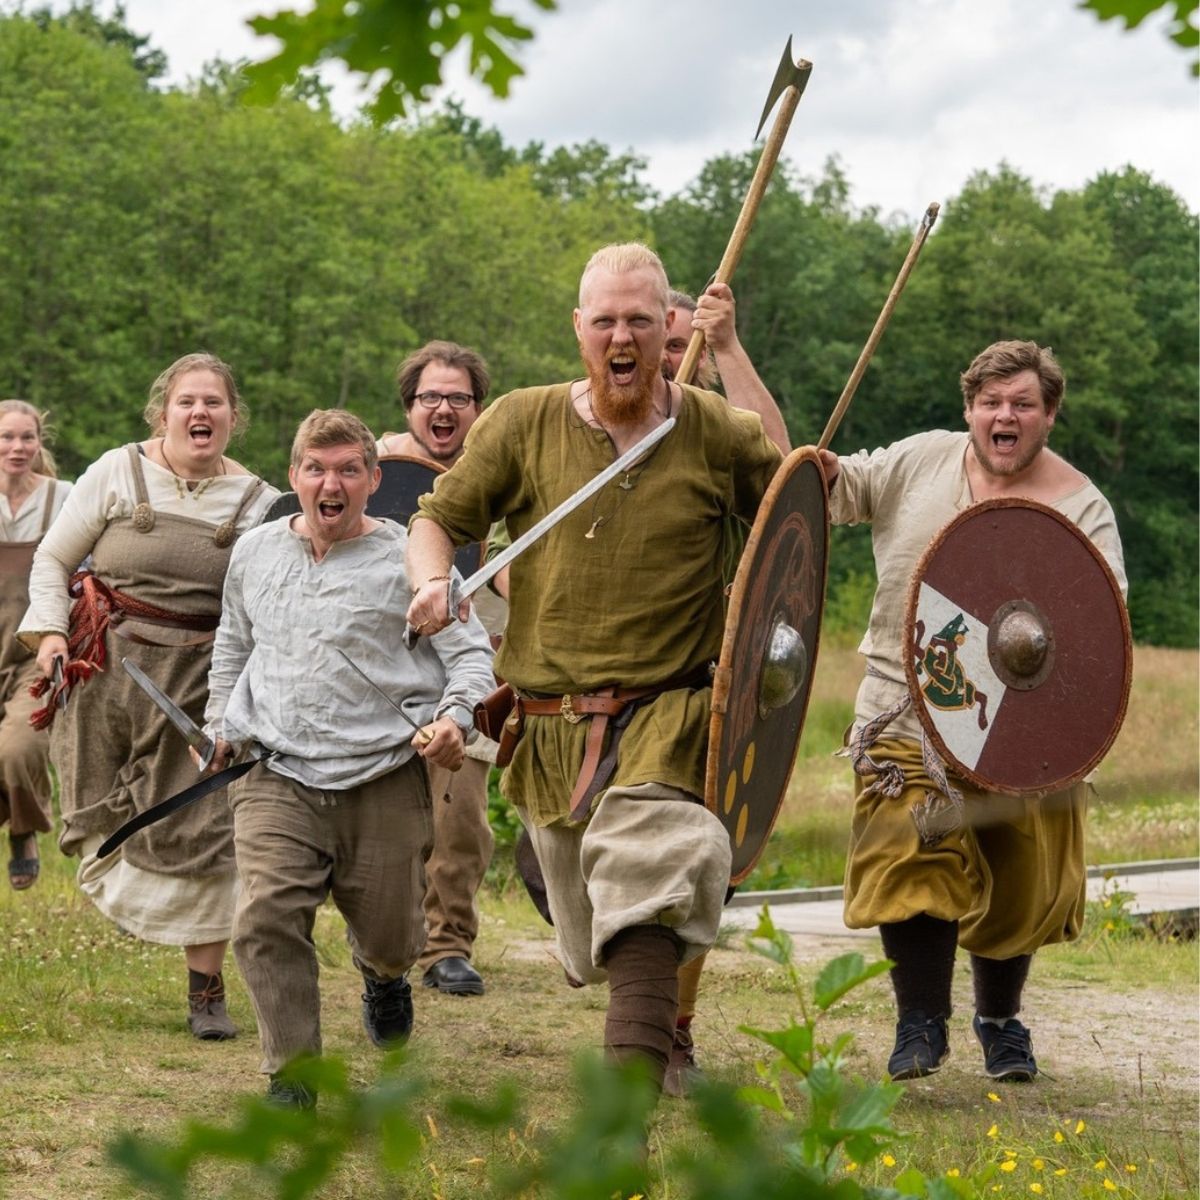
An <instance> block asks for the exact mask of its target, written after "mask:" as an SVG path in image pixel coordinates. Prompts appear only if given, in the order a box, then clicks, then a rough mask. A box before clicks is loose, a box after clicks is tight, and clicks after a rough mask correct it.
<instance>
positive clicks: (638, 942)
mask: <svg viewBox="0 0 1200 1200" xmlns="http://www.w3.org/2000/svg"><path fill="white" fill-rule="evenodd" d="M680 952H681V946H680V942H679V939H678V938H677V937H676V936H675V934H674V933H673V932H672V931H671V930H670V929H668V928H667V927H666V926H664V925H633V926H631V927H629V928H628V929H622V930H621V932H620V933H618V934H616V935H615V936H614V937H612V938H610V939H609V941H608V943H607V945H606V946H605V948H604V963H605V967H606V968H607V970H608V987H609V1000H608V1015H607V1017H606V1019H605V1023H604V1048H605V1051H606V1053H607V1055H608V1057H609V1058H610V1059H611V1060H613V1061H614V1062H627V1061H629V1059H630V1058H632V1057H642V1058H644V1059H646V1060H648V1062H649V1064H650V1067H651V1074H652V1077H653V1078H655V1079H656V1080H657V1082H658V1083H659V1084H660V1085H661V1084H662V1078H663V1073H664V1072H665V1071H666V1067H667V1059H668V1058H669V1057H670V1054H671V1043H672V1041H673V1040H674V1032H675V1015H676V1011H677V1009H678V1006H679V974H678V971H679V958H680Z"/></svg>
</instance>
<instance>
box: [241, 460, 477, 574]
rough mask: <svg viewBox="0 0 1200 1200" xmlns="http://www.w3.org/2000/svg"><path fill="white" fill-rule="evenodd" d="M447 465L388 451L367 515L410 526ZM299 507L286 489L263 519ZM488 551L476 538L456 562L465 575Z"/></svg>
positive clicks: (287, 513) (460, 551)
mask: <svg viewBox="0 0 1200 1200" xmlns="http://www.w3.org/2000/svg"><path fill="white" fill-rule="evenodd" d="M446 469H447V468H445V467H443V466H440V465H438V464H437V463H431V462H428V461H426V460H425V459H423V458H413V457H411V456H409V455H407V454H392V455H385V456H384V457H383V458H381V459H380V460H379V471H380V480H379V487H378V488H376V489H375V491H374V492H373V493H372V494H371V497H370V499H368V501H367V515H368V516H372V517H382V518H386V519H387V520H389V521H395V522H396V524H397V525H404V526H406V527H407V525H408V522H409V519H410V518H411V517H412V515H413V513H415V512H416V511H417V501H418V500H419V499H420V498H421V497H422V496H424V495H425V494H426V493H427V492H432V491H433V484H434V481H435V480H436V479H437V477H438V476H439V475H441V474H443V473H444V472H445V471H446ZM299 511H300V499H299V497H298V496H297V495H296V493H295V492H284V493H283V495H282V496H280V497H279V498H278V499H277V500H276V501H275V503H274V504H272V505H271V507H270V508H269V509H267V514H266V516H264V517H263V522H266V521H274V520H277V519H278V518H279V517H291V516H295V514H296V513H298V512H299ZM485 552H486V546H484V544H483V543H482V542H472V543H471V544H470V545H468V546H460V547H459V548H458V550H456V551H455V553H454V565H455V566H456V567H457V568H458V571H459V574H460V575H462V576H463V578H464V579H465V578H466V577H467V576H468V575H473V574H474V573H475V572H476V571H478V570H479V568H480V567H481V566H483V559H484V554H485Z"/></svg>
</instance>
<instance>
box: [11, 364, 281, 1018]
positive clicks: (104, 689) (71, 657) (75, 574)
mask: <svg viewBox="0 0 1200 1200" xmlns="http://www.w3.org/2000/svg"><path fill="white" fill-rule="evenodd" d="M145 416H146V421H147V424H148V425H149V426H150V430H151V434H152V436H151V437H149V438H148V439H147V440H146V441H143V442H140V443H131V444H130V445H126V446H120V447H118V448H116V449H115V450H109V451H108V452H107V453H105V454H103V455H101V457H100V458H99V459H98V460H97V461H96V462H95V463H93V464H92V465H91V466H90V467H89V468H88V469H87V471H85V472H84V474H83V475H82V476H81V477H80V479H79V481H78V483H77V484H76V486H75V490H74V491H73V492H72V493H71V496H70V499H69V500H68V502H67V504H66V505H65V506H64V508H63V511H62V514H61V515H60V517H59V519H58V520H57V521H56V522H55V523H54V525H53V527H52V528H51V530H50V532H49V533H48V534H47V536H46V538H45V540H44V541H43V542H42V545H41V546H40V548H39V550H38V553H37V555H36V556H35V558H34V562H33V571H32V573H31V576H30V588H29V592H30V605H29V611H28V612H27V613H26V615H25V618H24V620H23V621H22V622H21V629H20V636H21V638H22V640H23V641H24V642H25V643H26V645H28V646H30V647H33V648H36V651H37V661H38V666H39V668H40V670H41V673H42V675H43V677H45V678H47V679H50V678H51V677H52V675H53V669H54V661H55V659H62V660H63V661H65V663H66V668H65V682H64V685H63V686H64V689H65V692H66V696H67V702H66V706H65V708H63V709H62V710H61V711H59V712H57V713H56V708H55V700H57V699H59V698H60V697H59V696H51V698H50V700H49V703H48V704H47V707H46V708H45V709H44V710H43V713H42V714H40V715H41V716H42V718H43V719H47V718H48V719H52V720H53V721H54V726H53V732H52V735H51V757H52V761H53V762H54V765H55V769H56V770H57V771H58V776H59V785H60V799H61V808H62V819H63V831H62V836H61V838H60V841H59V845H60V847H61V848H62V850H63V852H64V853H66V854H71V855H77V856H78V857H79V858H80V860H81V861H80V867H79V875H78V878H79V882H80V886H81V887H82V888H83V891H84V892H85V894H86V895H87V896H88V897H89V898H90V899H91V900H92V902H93V903H94V904H95V905H96V906H97V908H99V909H100V911H101V912H103V913H104V914H105V915H106V916H107V917H109V918H110V919H111V920H113V921H115V922H116V923H117V924H119V925H120V926H121V928H122V929H125V930H127V931H128V932H130V933H132V934H134V935H135V936H137V937H140V938H142V939H144V940H146V941H150V942H159V943H164V944H167V945H177V946H183V947H184V954H185V957H186V960H187V967H188V1023H189V1026H190V1028H191V1030H192V1033H193V1034H194V1035H195V1036H196V1037H198V1038H201V1039H203V1040H222V1039H225V1038H231V1037H234V1036H235V1035H236V1032H237V1030H236V1028H235V1027H234V1025H233V1023H232V1022H231V1021H230V1019H229V1016H228V1014H227V1012H226V1009H225V985H224V979H223V976H222V966H223V964H224V959H225V949H226V946H227V943H228V940H229V936H230V932H231V929H232V922H233V906H234V898H235V893H236V888H237V875H236V870H235V866H234V859H233V831H232V823H231V820H230V815H229V809H228V805H227V804H225V803H224V802H223V798H222V796H221V795H219V794H218V795H216V796H214V797H213V798H211V799H209V800H207V801H206V802H205V803H202V804H197V805H195V806H194V807H193V808H191V809H189V810H188V811H187V812H186V813H181V814H179V815H178V816H176V817H174V818H172V819H171V820H168V821H164V822H162V823H160V824H158V825H154V826H152V827H151V828H148V829H146V830H144V831H142V832H141V833H139V834H137V835H136V836H135V837H133V838H131V839H130V840H129V841H128V842H126V843H125V845H124V846H123V847H122V851H121V853H120V854H114V855H112V856H110V857H108V858H106V859H104V860H97V859H96V856H95V852H96V850H97V848H98V847H99V845H100V843H101V842H102V841H103V839H104V838H105V836H107V835H108V834H109V833H111V832H112V831H113V830H115V829H116V828H117V827H118V826H119V825H121V824H122V823H123V822H124V821H126V820H128V819H129V818H130V817H132V816H133V815H134V814H135V813H137V812H139V811H141V810H143V809H146V808H148V807H150V806H151V805H152V804H154V803H155V802H156V801H158V800H161V799H163V798H165V797H167V796H170V795H172V794H174V793H175V792H177V791H179V790H181V789H182V788H184V787H186V786H187V785H188V784H189V783H193V782H195V779H196V768H195V766H194V764H193V763H192V762H191V760H190V759H189V757H188V753H187V749H188V748H187V745H186V743H185V742H184V740H183V739H182V738H181V737H180V736H179V734H178V733H177V732H176V731H175V730H174V729H173V728H172V727H171V726H170V725H169V724H167V723H166V721H165V719H164V718H163V717H162V715H161V714H160V713H159V712H158V710H157V709H156V708H155V707H154V706H153V705H152V704H151V702H150V701H149V700H148V699H147V697H146V696H144V695H143V694H142V692H141V691H140V690H139V689H138V687H137V686H136V685H135V684H134V683H133V681H132V680H131V679H130V678H129V677H128V676H127V675H126V674H125V672H124V671H123V670H122V669H121V665H120V663H121V659H122V658H129V659H132V660H133V661H134V662H136V663H137V664H138V666H140V667H141V668H142V670H143V671H145V672H146V674H147V675H149V676H150V677H151V678H152V679H153V680H154V681H155V682H156V683H157V684H158V685H159V687H160V688H162V690H163V691H165V692H166V693H167V694H168V695H170V696H171V697H172V698H173V699H174V700H175V702H176V703H177V704H179V706H180V707H181V708H183V709H184V710H185V711H187V712H188V713H189V714H190V715H191V716H192V717H193V718H194V719H195V720H196V721H197V722H200V721H202V720H203V716H204V705H205V701H206V699H207V694H208V667H209V662H210V660H211V657H212V639H213V634H214V631H215V630H216V626H217V622H218V619H219V617H220V610H221V589H222V586H223V584H224V580H225V571H226V568H227V566H228V563H229V555H230V551H231V550H232V547H233V544H234V542H235V541H236V540H237V538H238V536H239V535H240V534H241V533H243V532H245V531H246V530H247V529H249V528H251V527H252V526H253V525H255V524H257V523H258V521H259V519H260V518H261V517H262V515H263V514H264V513H265V512H266V510H267V508H268V507H269V506H270V504H271V501H272V500H274V499H275V497H276V495H277V494H278V493H277V492H276V491H275V489H274V488H271V487H269V486H267V485H266V484H265V483H264V482H263V481H262V480H261V479H258V478H256V477H255V476H254V475H252V474H251V473H250V472H249V471H247V470H246V469H245V468H244V467H242V466H241V465H240V464H238V463H237V462H235V461H234V460H233V459H231V458H228V457H226V455H225V450H226V447H227V446H228V444H229V439H230V437H231V435H232V434H233V432H234V430H235V429H236V428H237V427H238V426H239V425H241V424H242V423H244V421H245V418H246V414H245V407H244V406H243V404H242V403H241V400H240V398H239V396H238V391H237V386H236V384H235V383H234V379H233V374H232V372H231V371H230V369H229V367H228V366H226V365H225V363H223V362H221V360H220V359H218V358H215V357H214V356H213V355H210V354H189V355H186V356H185V357H183V358H181V359H179V360H177V361H176V362H174V363H172V364H171V366H170V367H168V368H167V370H165V371H164V372H163V373H162V374H161V375H160V376H159V377H158V379H156V380H155V382H154V384H153V386H152V387H151V389H150V402H149V404H148V405H147V407H146V411H145ZM85 559H87V560H89V568H90V569H88V570H80V571H77V570H76V567H77V565H78V564H79V563H81V562H83V561H84V560H85Z"/></svg>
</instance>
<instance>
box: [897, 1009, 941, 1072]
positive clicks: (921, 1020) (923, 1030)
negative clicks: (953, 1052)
mask: <svg viewBox="0 0 1200 1200" xmlns="http://www.w3.org/2000/svg"><path fill="white" fill-rule="evenodd" d="M949 1057H950V1040H949V1038H948V1036H947V1033H946V1018H945V1017H927V1016H926V1015H925V1014H924V1013H923V1012H922V1011H921V1010H920V1009H913V1011H912V1012H907V1013H904V1014H903V1016H901V1018H900V1020H899V1021H897V1022H896V1048H895V1049H894V1050H893V1051H892V1057H891V1058H889V1059H888V1074H889V1075H890V1076H891V1077H892V1078H893V1079H920V1078H921V1077H922V1076H924V1075H932V1074H933V1073H934V1072H935V1071H940V1070H941V1067H942V1063H944V1062H945V1061H946V1059H948V1058H949Z"/></svg>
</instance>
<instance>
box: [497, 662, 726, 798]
mask: <svg viewBox="0 0 1200 1200" xmlns="http://www.w3.org/2000/svg"><path fill="white" fill-rule="evenodd" d="M711 678H712V676H711V673H710V671H709V667H708V664H707V663H706V664H705V665H704V666H701V667H697V668H696V669H695V670H692V671H689V672H688V673H687V674H686V675H681V676H679V677H678V678H675V679H668V680H667V681H666V682H664V683H656V684H652V685H651V686H649V687H638V688H623V687H617V686H616V685H615V684H614V685H612V686H610V687H604V688H598V689H597V690H596V691H594V692H579V693H573V694H572V693H567V694H566V695H563V696H557V697H554V696H551V697H528V696H518V697H517V700H516V708H517V711H518V713H519V714H520V715H521V716H523V717H524V716H529V717H562V718H563V720H565V721H567V722H569V723H570V724H572V725H578V724H579V722H580V721H582V720H583V719H584V718H585V717H590V718H592V722H591V726H590V727H589V729H588V734H587V741H586V742H585V744H584V752H583V764H582V766H581V767H580V768H579V776H578V778H577V779H576V780H575V788H574V790H573V791H572V792H571V800H570V812H571V820H572V821H582V820H584V819H585V818H586V817H587V815H588V813H589V812H590V811H591V807H592V801H593V800H594V799H595V797H596V794H597V793H598V792H600V791H601V789H603V788H604V787H605V786H606V785H607V784H608V781H609V780H610V779H611V778H612V774H613V771H614V770H615V769H616V765H617V747H618V745H619V744H620V741H621V734H622V733H623V732H624V730H625V728H626V726H627V725H628V724H629V722H630V721H632V720H633V715H634V713H635V712H636V711H637V710H638V708H640V707H641V705H642V704H643V703H645V702H646V701H648V700H652V699H654V698H655V697H656V696H661V695H663V694H664V693H666V692H675V691H680V690H682V689H684V688H688V689H694V688H701V687H707V686H708V684H709V683H710V682H711ZM610 729H611V732H612V737H611V738H610V739H609V743H608V749H607V751H605V750H604V735H605V734H606V733H607V732H609V731H610Z"/></svg>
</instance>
